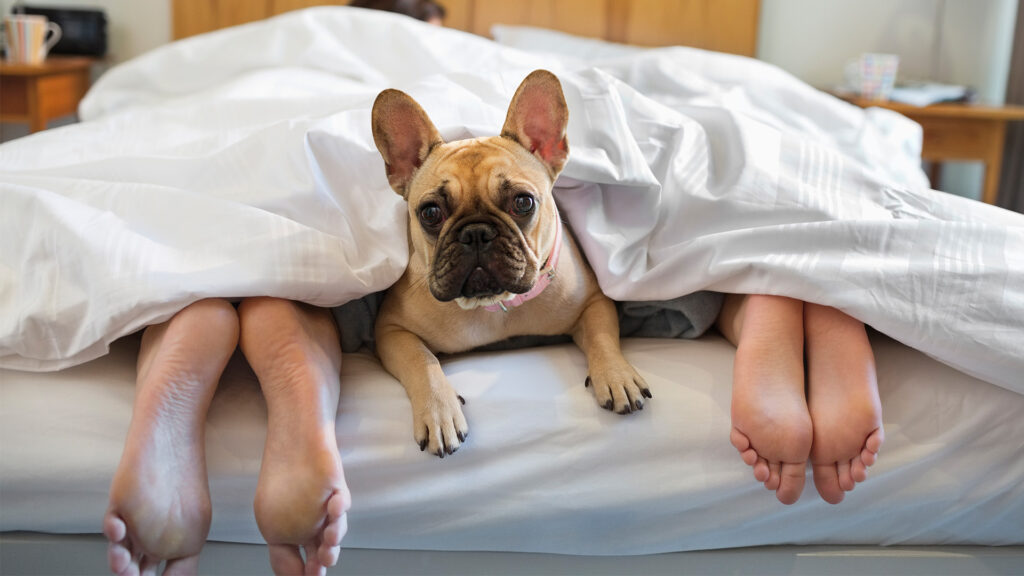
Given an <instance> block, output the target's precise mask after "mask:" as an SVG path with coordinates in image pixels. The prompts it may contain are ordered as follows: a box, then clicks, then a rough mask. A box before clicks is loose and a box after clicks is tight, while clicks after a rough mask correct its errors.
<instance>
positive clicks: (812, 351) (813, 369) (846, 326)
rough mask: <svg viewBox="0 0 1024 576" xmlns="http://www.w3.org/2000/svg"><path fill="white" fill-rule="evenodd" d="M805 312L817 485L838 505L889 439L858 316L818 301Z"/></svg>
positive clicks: (859, 480) (872, 361)
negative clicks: (883, 424) (819, 303)
mask: <svg viewBox="0 0 1024 576" xmlns="http://www.w3.org/2000/svg"><path fill="white" fill-rule="evenodd" d="M805 314H806V315H805V327H806V333H807V368H808V374H809V378H808V393H807V399H808V407H809V409H810V412H811V421H812V422H813V426H814V442H813V444H812V445H811V464H812V468H813V469H814V485H815V487H816V488H817V489H818V494H820V495H821V497H822V498H823V499H824V500H825V501H826V502H829V503H831V504H838V503H839V502H841V501H842V500H843V497H844V495H845V493H846V492H849V491H850V490H853V488H854V486H855V485H856V483H857V482H863V481H864V480H866V479H867V467H868V466H871V465H872V464H874V463H875V459H876V457H877V455H878V450H879V449H880V448H881V447H882V442H883V441H884V440H885V433H884V431H883V429H882V404H881V401H880V400H879V398H878V383H877V381H876V379H875V357H874V354H873V353H872V351H871V344H870V342H868V337H867V333H866V332H865V330H864V325H863V324H861V323H860V322H859V321H857V320H856V319H853V318H850V317H849V316H847V315H846V314H843V313H842V312H840V311H838V310H836V309H834V308H828V307H825V306H819V305H816V304H807V306H806V308H805Z"/></svg>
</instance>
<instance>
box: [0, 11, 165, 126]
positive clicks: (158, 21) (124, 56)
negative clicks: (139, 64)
mask: <svg viewBox="0 0 1024 576" xmlns="http://www.w3.org/2000/svg"><path fill="white" fill-rule="evenodd" d="M17 4H26V5H29V6H46V7H60V8H64V7H71V8H99V9H101V10H103V11H104V12H106V15H107V58H106V61H105V62H104V63H103V64H102V65H100V66H98V67H97V70H96V73H97V74H98V73H101V72H102V71H103V70H104V69H105V68H106V67H108V66H110V65H113V64H117V63H119V62H124V61H125V60H129V59H131V58H133V57H135V56H138V55H139V54H142V53H143V52H147V51H149V50H152V49H153V48H156V47H158V46H161V45H163V44H166V43H168V42H170V41H171V0H36V1H28V2H15V1H12V0H0V13H2V14H5V15H6V14H9V13H10V11H11V8H12V7H14V6H15V5H17ZM72 121H74V118H72V117H69V118H62V119H57V120H55V121H53V122H51V123H50V126H51V127H54V126H59V125H61V124H67V123H69V122H72ZM26 134H28V128H27V127H26V126H24V125H22V124H0V141H7V140H11V139H13V138H19V137H21V136H24V135H26Z"/></svg>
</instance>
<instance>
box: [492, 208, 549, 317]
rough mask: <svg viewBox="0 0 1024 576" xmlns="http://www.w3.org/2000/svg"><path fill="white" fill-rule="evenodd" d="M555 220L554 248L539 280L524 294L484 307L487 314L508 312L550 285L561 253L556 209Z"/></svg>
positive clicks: (538, 294)
mask: <svg viewBox="0 0 1024 576" xmlns="http://www.w3.org/2000/svg"><path fill="white" fill-rule="evenodd" d="M555 220H557V221H558V228H556V229H555V246H554V248H552V249H551V254H549V255H548V261H547V262H545V263H544V267H543V268H541V270H540V278H538V279H537V283H536V284H534V285H533V288H531V289H530V291H529V292H527V293H525V294H516V295H515V297H513V298H511V299H510V300H502V301H501V302H498V303H497V304H491V305H490V306H484V310H487V311H488V312H498V311H499V310H500V311H502V312H508V311H509V308H515V307H516V306H520V305H521V304H523V303H524V302H526V301H527V300H531V299H533V298H536V297H537V296H540V293H541V292H543V291H544V289H545V288H547V287H548V284H551V280H553V279H554V277H555V267H557V266H558V253H559V252H561V251H562V217H561V215H559V214H558V207H557V206H556V207H555Z"/></svg>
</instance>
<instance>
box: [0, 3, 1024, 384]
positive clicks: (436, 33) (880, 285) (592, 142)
mask: <svg viewBox="0 0 1024 576" xmlns="http://www.w3.org/2000/svg"><path fill="white" fill-rule="evenodd" d="M499 32H500V34H499V36H500V37H501V38H502V39H503V40H504V41H505V42H507V43H511V44H522V45H526V46H530V47H533V48H538V49H542V51H521V50H519V49H516V48H513V47H509V46H503V45H500V44H498V43H495V42H492V41H489V40H486V39H483V38H479V37H476V36H472V35H469V34H465V33H461V32H458V31H454V30H448V29H440V28H435V27H431V26H427V25H424V24H421V23H419V22H416V21H413V20H411V19H408V18H404V17H398V16H394V15H391V14H386V13H379V12H366V11H361V10H357V9H349V8H319V9H311V10H307V11H301V12H293V13H289V14H286V15H284V16H281V17H278V18H274V19H271V20H268V21H263V22H258V23H254V24H250V25H246V26H241V27H237V28H232V29H227V30H223V31H220V32H216V33H213V34H208V35H203V36H199V37H195V38H191V39H187V40H184V41H180V42H176V43H174V44H171V45H168V46H166V47H164V48H161V49H159V50H156V51H154V52H151V53H149V54H146V55H144V56H142V57H140V58H137V59H135V60H132V61H130V62H128V63H126V64H123V65H121V66H119V67H117V68H115V69H113V70H111V71H110V72H108V73H107V74H105V75H104V76H102V77H101V78H100V79H99V81H98V82H97V83H96V85H95V86H94V88H93V89H92V91H91V92H90V93H89V95H88V96H87V97H86V99H85V100H84V101H83V103H82V106H81V109H80V113H81V116H82V118H83V120H84V121H83V122H82V123H79V124H76V125H72V126H68V127H65V128H61V129H57V130H50V131H46V132H43V133H40V134H37V135H34V136H31V137H27V138H23V139H19V140H16V141H13V142H10V143H7V144H4V145H2V146H0V234H2V241H0V366H2V367H8V368H17V369H27V370H53V369H60V368H63V367H66V366H70V365H74V364H78V363H81V362H84V361H86V360H89V359H92V358H95V357H98V356H101V355H103V354H105V353H106V352H107V351H108V349H109V344H110V342H112V341H113V340H115V339H117V338H118V337H120V336H123V335H125V334H128V333H131V332H133V331H135V330H137V329H139V328H140V327H142V326H145V325H147V324H150V323H153V322H156V321H161V320H163V319H166V318H168V317H169V316H170V315H172V314H173V313H174V312H175V311H177V310H178V309H180V308H181V307H183V306H184V305H186V304H187V303H189V302H191V301H194V300H196V299H198V298H201V297H206V296H223V297H242V296H246V295H258V294H269V295H274V296H280V297H286V298H292V299H298V300H304V301H307V302H311V303H314V304H319V305H325V306H332V305H338V304H341V303H344V302H346V301H348V300H350V299H352V298H354V297H358V296H360V295H363V294H366V293H368V292H371V291H376V290H381V289H384V288H386V287H387V286H388V285H390V284H391V283H392V282H393V281H394V280H396V279H397V278H398V276H399V275H400V274H401V271H402V270H403V269H404V266H405V262H406V259H407V251H406V241H405V220H404V218H405V216H404V209H405V207H404V205H403V202H402V200H401V199H400V198H399V197H398V196H397V195H396V194H394V193H393V192H392V191H391V190H390V188H388V186H387V182H386V179H385V175H384V168H383V163H382V161H381V160H380V157H379V155H378V153H377V151H376V148H375V147H374V145H373V141H372V136H371V134H370V130H369V114H370V113H369V110H370V106H371V104H372V102H373V99H374V97H375V96H376V94H377V93H378V92H379V91H380V90H382V89H384V88H388V87H397V88H399V89H402V90H405V91H406V92H408V93H410V94H411V95H412V96H413V97H414V98H416V99H417V100H418V101H419V102H420V103H421V104H422V105H423V106H424V108H425V109H426V110H427V112H428V113H429V114H430V116H431V118H432V119H433V120H434V122H435V124H437V126H438V127H439V129H440V130H441V132H442V134H443V135H444V136H445V137H446V138H448V139H458V138H465V137H474V136H483V135H492V134H495V133H496V132H497V130H498V129H499V127H500V126H501V124H502V122H503V120H504V116H505V110H506V107H507V105H508V101H509V99H510V97H511V95H512V93H513V91H514V90H515V88H516V86H518V84H519V82H520V81H521V80H522V79H523V77H525V75H526V74H527V73H528V72H529V71H531V70H533V69H536V68H547V69H549V70H552V71H553V72H555V73H556V74H557V75H558V76H559V78H560V79H561V81H562V83H563V88H564V90H565V93H566V98H567V100H568V103H569V109H570V123H569V142H570V148H571V156H570V161H569V164H568V165H567V167H566V169H565V172H564V174H563V177H562V178H560V180H559V182H558V184H557V191H556V195H557V198H558V200H559V203H560V206H561V207H562V213H563V215H564V217H565V218H566V219H567V220H568V221H569V222H570V223H571V225H572V227H573V228H574V229H575V231H576V234H577V236H578V237H579V238H580V241H581V244H582V246H583V248H584V250H585V251H586V253H587V256H588V258H589V260H590V262H591V264H592V265H593V266H594V268H595V271H596V272H597V275H598V277H599V279H600V281H601V285H602V287H603V288H604V289H605V291H606V292H607V293H608V294H609V295H611V296H612V297H614V298H617V299H622V300H648V299H664V298H671V297H674V296H679V295H682V294H686V293H689V292H692V291H695V290H700V289H712V290H720V291H728V292H749V293H773V294H784V295H788V296H792V297H795V298H800V299H803V300H807V301H812V302H819V303H823V304H828V305H832V306H836V307H838V308H840V309H842V310H844V311H846V312H847V313H849V314H851V315H853V316H855V317H857V318H859V319H861V320H863V321H864V322H866V323H868V324H870V325H872V326H874V327H875V328H877V329H878V330H880V331H882V332H884V333H886V334H888V335H890V336H892V337H894V338H895V339H897V340H900V341H902V342H904V343H907V344H909V345H911V346H913V347H915V348H918V349H920V350H922V351H924V352H925V353H927V354H929V355H931V356H933V357H935V358H937V359H939V360H941V361H943V362H945V363H947V364H950V365H952V366H954V367H956V368H958V369H960V370H962V371H965V372H967V373H969V374H971V375H974V376H977V377H979V378H981V379H983V380H987V381H989V382H992V383H994V384H997V385H1000V386H1003V387H1006V388H1009V389H1011V390H1013V391H1016V392H1018V393H1024V378H1022V377H1021V374H1024V327H1022V325H1024V216H1021V215H1018V214H1015V213H1011V212H1007V211H1003V210H1000V209H997V208H993V207H990V206H986V205H983V204H980V203H977V202H973V201H969V200H964V199H960V198H957V197H954V196H950V195H946V194H943V193H939V192H932V191H929V190H928V189H927V183H926V180H925V178H924V176H923V174H922V173H921V171H920V168H919V162H918V155H919V149H920V129H919V127H918V126H917V125H916V124H913V123H911V122H909V121H907V120H905V119H903V118H902V117H900V116H898V115H895V114H892V113H888V112H885V111H882V110H869V111H867V112H864V111H861V110H859V109H857V108H854V107H852V106H849V105H847V104H844V103H842V102H840V101H838V100H836V99H834V98H831V97H829V96H827V95H825V94H822V93H820V92H817V91H815V90H814V89H812V88H810V87H808V86H806V85H804V84H802V83H801V82H799V81H798V80H796V79H794V78H792V77H791V76H789V75H787V74H785V73H784V72H782V71H780V70H778V69H776V68H774V67H771V66H769V65H766V64H764V63H760V62H757V61H755V60H750V59H746V58H742V57H736V56H727V55H722V54H715V53H710V52H704V51H700V50H693V49H683V48H672V49H658V50H636V49H626V48H622V47H615V46H611V45H606V44H594V43H591V42H589V41H584V40H580V39H571V38H565V37H562V36H558V35H552V34H548V33H542V32H538V31H529V30H515V29H506V30H501V31H499Z"/></svg>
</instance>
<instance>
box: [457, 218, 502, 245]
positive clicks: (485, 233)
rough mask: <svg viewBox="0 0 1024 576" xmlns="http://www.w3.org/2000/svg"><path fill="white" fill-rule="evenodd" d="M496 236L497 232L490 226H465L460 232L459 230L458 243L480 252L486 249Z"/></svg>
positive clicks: (477, 224) (481, 224) (480, 224)
mask: <svg viewBox="0 0 1024 576" xmlns="http://www.w3.org/2000/svg"><path fill="white" fill-rule="evenodd" d="M497 236H498V232H497V230H495V229H494V226H491V225H490V224H483V223H476V224H467V225H466V226H465V227H464V228H463V229H462V230H459V243H461V244H464V245H465V246H466V247H467V248H469V247H475V248H477V249H478V250H480V249H483V248H486V247H488V246H489V245H490V244H491V241H492V240H494V239H495V238H496V237H497Z"/></svg>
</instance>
